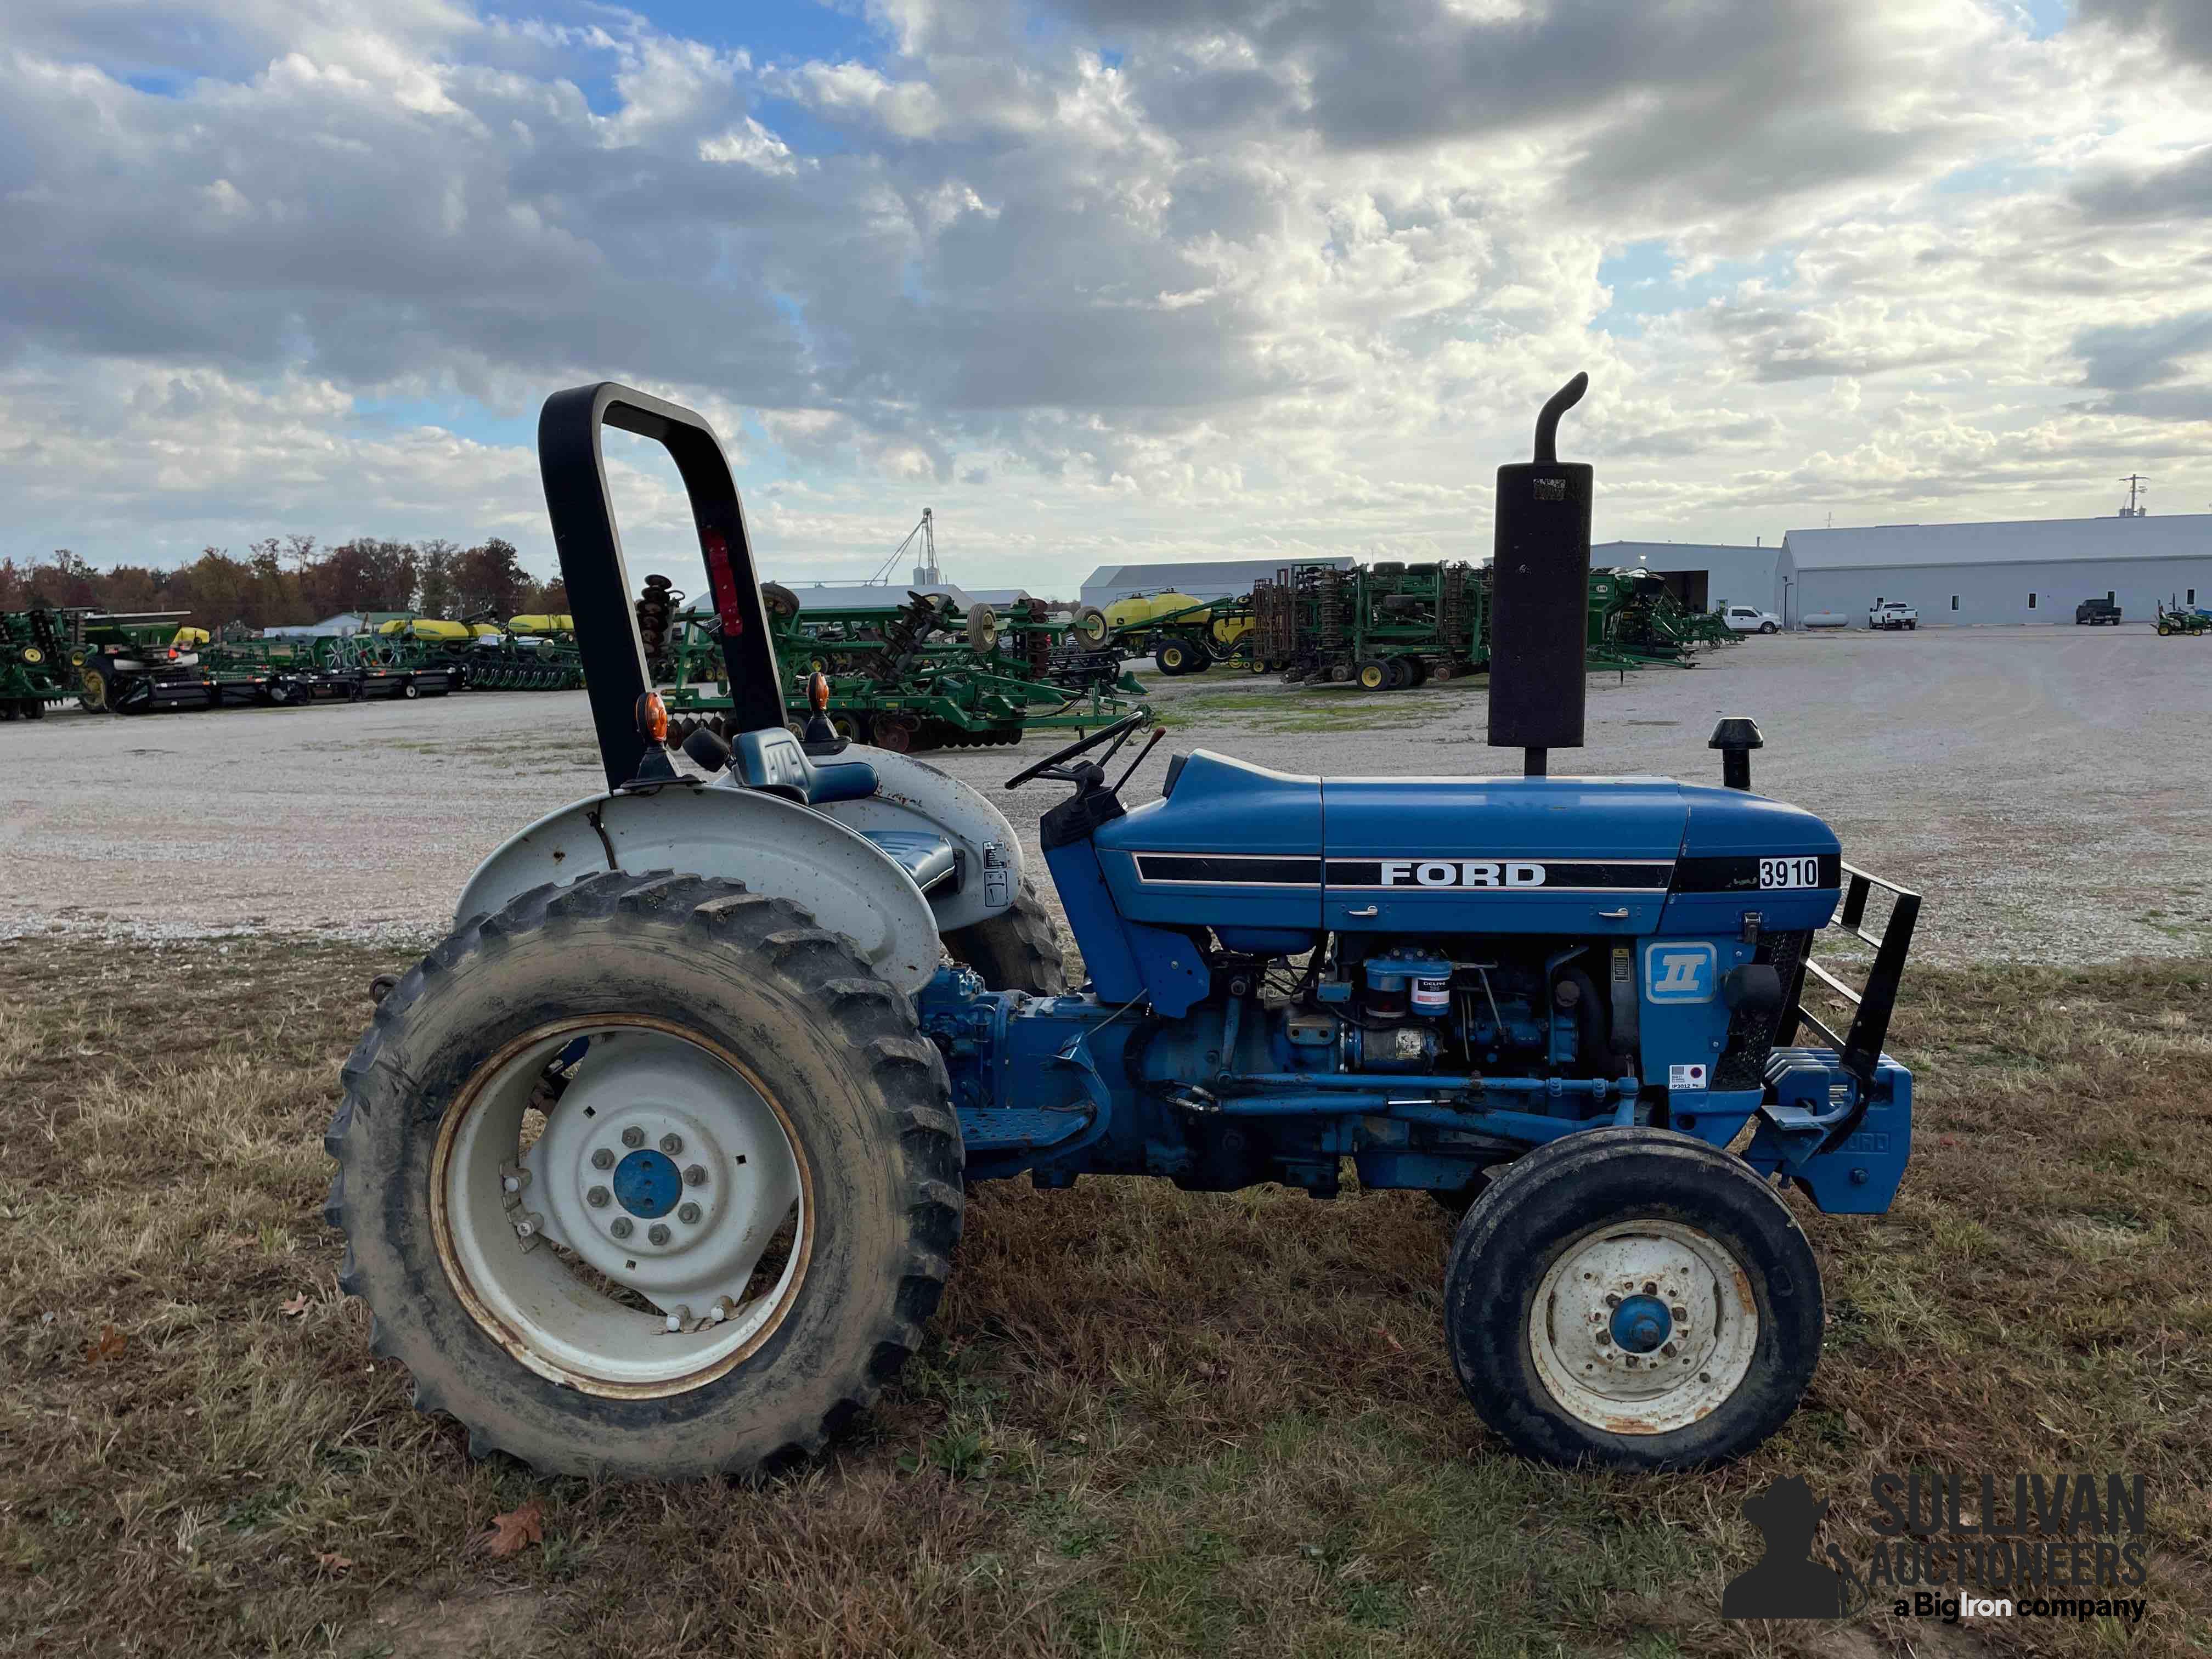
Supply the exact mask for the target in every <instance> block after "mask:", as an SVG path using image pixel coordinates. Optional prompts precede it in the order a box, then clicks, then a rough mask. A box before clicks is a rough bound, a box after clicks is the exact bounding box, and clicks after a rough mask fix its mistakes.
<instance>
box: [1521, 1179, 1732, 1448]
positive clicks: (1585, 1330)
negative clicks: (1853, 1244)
mask: <svg viewBox="0 0 2212 1659" xmlns="http://www.w3.org/2000/svg"><path fill="white" fill-rule="evenodd" d="M1528 1346H1529V1352H1530V1356H1531V1358H1532V1359H1533V1360H1534V1365H1535V1370H1536V1376H1537V1378H1538V1380H1539V1381H1540V1383H1541V1384H1542V1386H1543V1389H1544V1391H1545V1392H1546V1394H1547V1395H1549V1396H1550V1397H1551V1399H1552V1401H1553V1403H1554V1404H1555V1405H1556V1406H1558V1407H1559V1409H1560V1410H1561V1411H1563V1412H1565V1413H1567V1414H1568V1415H1569V1416H1570V1417H1572V1418H1573V1419H1575V1420H1576V1421H1577V1422H1578V1423H1581V1424H1583V1425H1584V1426H1586V1427H1589V1428H1593V1429H1598V1430H1601V1431H1604V1432H1606V1433H1608V1434H1618V1435H1627V1436H1638V1437H1642V1436H1650V1435H1657V1434H1666V1433H1669V1432H1671V1431H1674V1430H1677V1429H1682V1428H1686V1427H1688V1426H1689V1425H1692V1424H1693V1423H1696V1422H1699V1421H1700V1420H1701V1419H1705V1418H1706V1417H1710V1416H1711V1414H1712V1413H1714V1412H1716V1411H1717V1410H1719V1409H1720V1407H1722V1406H1723V1405H1725V1404H1726V1403H1727V1402H1728V1401H1729V1399H1730V1398H1732V1397H1733V1396H1734V1395H1735V1392H1736V1390H1737V1389H1739V1388H1740V1387H1741V1385H1742V1383H1743V1381H1744V1379H1745V1378H1746V1377H1747V1376H1749V1375H1750V1373H1751V1367H1752V1362H1753V1357H1754V1355H1755V1353H1756V1351H1757V1349H1758V1346H1759V1302H1758V1298H1757V1297H1756V1296H1755V1295H1754V1294H1753V1291H1752V1286H1751V1278H1750V1275H1749V1274H1748V1273H1747V1272H1746V1271H1745V1269H1744V1267H1743V1264H1742V1263H1741V1261H1738V1260H1737V1258H1736V1255H1735V1253H1734V1251H1732V1250H1731V1249H1729V1247H1728V1246H1727V1245H1726V1244H1724V1243H1722V1242H1721V1241H1720V1240H1719V1239H1717V1238H1716V1237H1713V1236H1712V1235H1711V1234H1710V1233H1707V1232H1705V1231H1702V1230H1700V1229H1699V1228H1696V1227H1691V1226H1686V1225H1683V1224H1682V1223H1680V1222H1675V1221H1659V1220H1630V1221H1620V1222H1613V1223H1608V1224H1607V1225H1604V1226H1601V1227H1596V1228H1593V1229H1591V1230H1590V1231H1589V1232H1587V1233H1584V1234H1583V1235H1582V1236H1581V1237H1578V1238H1577V1239H1575V1240H1573V1241H1571V1243H1569V1244H1568V1245H1567V1246H1566V1248H1565V1249H1563V1250H1561V1251H1560V1253H1559V1256H1558V1258H1557V1259H1556V1260H1555V1261H1553V1263H1552V1266H1551V1268H1550V1270H1549V1271H1548V1272H1547V1273H1545V1275H1544V1277H1543V1279H1542V1280H1541V1282H1540V1283H1539V1285H1537V1287H1536V1294H1535V1297H1534V1299H1533V1300H1532V1301H1531V1303H1530V1304H1529V1309H1528Z"/></svg>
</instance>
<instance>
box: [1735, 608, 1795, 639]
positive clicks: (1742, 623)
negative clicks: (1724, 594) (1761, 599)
mask: <svg viewBox="0 0 2212 1659" xmlns="http://www.w3.org/2000/svg"><path fill="white" fill-rule="evenodd" d="M1721 620H1722V621H1723V622H1724V623H1727V624H1728V625H1729V628H1730V629H1733V630H1734V631H1735V632H1736V633H1738V634H1778V633H1779V632H1781V631H1782V618H1781V617H1778V616H1776V615H1775V614H1774V613H1773V612H1772V611H1761V610H1760V609H1759V607H1758V606H1757V605H1723V607H1722V608H1721Z"/></svg>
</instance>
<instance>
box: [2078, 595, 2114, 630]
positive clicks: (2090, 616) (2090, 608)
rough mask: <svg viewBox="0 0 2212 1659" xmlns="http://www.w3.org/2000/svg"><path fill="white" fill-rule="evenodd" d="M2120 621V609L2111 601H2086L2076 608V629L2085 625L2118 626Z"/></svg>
mask: <svg viewBox="0 0 2212 1659" xmlns="http://www.w3.org/2000/svg"><path fill="white" fill-rule="evenodd" d="M2119 620H2120V607H2119V606H2118V605H2114V604H2113V603H2112V601H2111V600H2110V599H2084V600H2082V601H2081V604H2079V605H2075V607H2074V625H2075V627H2076V628H2079V627H2080V626H2081V625H2082V624H2083V623H2113V624H2114V625H2115V626H2117V625H2118V623H2119Z"/></svg>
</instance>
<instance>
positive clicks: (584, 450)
mask: <svg viewBox="0 0 2212 1659" xmlns="http://www.w3.org/2000/svg"><path fill="white" fill-rule="evenodd" d="M610 426H611V427H615V428H619V429H620V430H622V431H624V432H634V433H635V434H636V435H638V436H640V437H641V438H651V439H653V441H656V442H658V443H659V444H661V445H662V446H664V447H665V448H666V449H667V451H668V453H669V455H670V457H671V459H673V460H674V461H675V463H676V470H677V471H678V473H679V474H680V475H681V476H682V477H683V479H684V492H685V493H686V494H687V495H689V496H690V499H691V520H692V523H693V525H694V526H696V528H697V530H698V532H699V551H700V555H701V556H702V558H703V559H704V560H705V561H706V565H707V580H708V586H709V588H710V589H711V591H712V593H713V597H714V622H713V623H712V624H711V625H712V626H713V627H714V629H716V630H717V631H718V632H719V633H720V635H721V641H722V660H723V663H724V665H725V667H726V671H727V672H728V675H729V681H730V699H731V703H732V708H731V711H730V717H731V723H732V730H733V731H737V732H758V731H765V730H767V729H769V727H771V726H774V727H781V726H782V725H783V723H784V718H785V715H784V707H783V680H782V676H781V674H780V673H779V672H778V671H777V669H776V662H775V642H774V641H772V640H771V639H770V638H769V629H768V612H767V611H766V610H765V609H764V608H763V606H762V605H761V596H760V577H759V574H758V572H757V569H756V568H755V567H754V564H753V553H752V542H751V539H750V538H749V537H748V536H747V535H746V533H745V513H744V504H743V503H742V502H741V501H738V486H737V481H736V480H735V479H734V478H732V477H731V476H730V464H729V461H728V459H726V457H725V456H724V455H723V453H722V445H721V441H720V440H719V439H718V438H716V437H715V435H714V428H713V427H711V426H709V425H708V424H707V422H706V420H705V418H704V417H703V416H700V415H699V414H697V413H696V412H695V411H694V410H689V409H686V408H684V406H683V405H682V404H671V403H669V402H666V401H665V400H664V399H662V398H655V397H653V396H651V395H649V394H648V393H646V392H640V391H638V390H637V389H636V388H635V386H623V384H622V383H621V382H619V381H617V380H601V381H599V383H598V384H596V385H593V386H570V387H569V388H568V389H567V390H566V391H563V392H555V393H554V394H553V395H552V396H551V397H550V398H547V399H546V400H545V406H544V409H543V410H540V411H539V412H538V471H539V473H540V474H541V475H542V476H543V477H544V482H545V511H546V513H547V516H548V517H550V519H551V520H552V521H553V546H554V550H556V552H557V553H558V554H559V555H560V557H561V575H562V580H565V581H566V582H567V583H568V611H569V614H570V615H571V616H573V617H575V619H576V652H577V654H578V656H579V657H580V658H581V659H582V663H583V669H584V683H585V684H586V687H587V688H588V689H589V691H590V695H591V699H592V726H593V727H594V728H595V730H596V731H597V732H598V735H599V760H600V763H601V764H602V765H603V766H604V767H605V770H606V775H607V787H608V788H610V789H613V788H617V787H620V786H621V785H622V784H623V783H626V782H628V781H629V780H630V779H631V778H634V777H635V776H636V775H637V769H638V763H639V761H640V760H641V758H642V757H643V756H644V753H645V744H644V740H643V739H642V738H641V737H640V736H639V735H638V731H637V716H636V708H637V700H638V698H639V696H641V695H642V694H643V693H644V692H646V691H647V690H651V689H652V685H653V681H652V678H651V676H650V674H649V673H648V671H647V666H646V660H645V647H644V645H643V642H642V641H641V640H640V639H639V637H638V631H637V612H636V611H635V607H634V605H633V600H634V599H635V592H634V591H633V589H632V587H631V584H630V580H629V570H628V568H626V567H625V566H624V564H623V550H622V537H621V535H620V533H619V532H617V529H616V527H615V513H614V507H613V504H612V503H611V501H609V500H608V499H607V473H606V462H605V456H604V455H603V454H602V453H601V450H600V442H599V434H600V431H601V429H602V428H605V427H610Z"/></svg>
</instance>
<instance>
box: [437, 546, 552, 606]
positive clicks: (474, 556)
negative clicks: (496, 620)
mask: <svg viewBox="0 0 2212 1659" xmlns="http://www.w3.org/2000/svg"><path fill="white" fill-rule="evenodd" d="M534 586H535V584H534V583H532V580H531V579H530V573H529V572H528V571H526V570H525V569H524V568H522V561H521V559H520V557H519V556H517V554H516V551H515V546H514V544H513V542H510V541H504V540H501V538H499V537H497V536H494V537H491V538H489V539H488V540H486V541H483V542H481V543H479V544H477V545H476V546H474V547H471V548H470V549H469V550H467V551H466V552H465V553H461V554H459V555H457V556H455V558H454V560H453V602H454V605H455V606H456V607H457V609H458V610H459V613H460V614H461V615H462V616H464V617H472V616H475V615H477V614H478V613H479V612H482V611H491V612H493V613H495V614H496V615H498V616H500V617H511V616H513V615H514V614H515V613H516V612H517V611H520V610H521V609H522V601H523V599H524V597H525V596H526V595H527V594H528V593H529V592H531V591H532V588H533V587H534Z"/></svg>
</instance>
